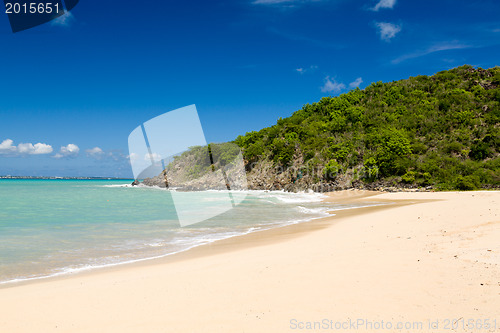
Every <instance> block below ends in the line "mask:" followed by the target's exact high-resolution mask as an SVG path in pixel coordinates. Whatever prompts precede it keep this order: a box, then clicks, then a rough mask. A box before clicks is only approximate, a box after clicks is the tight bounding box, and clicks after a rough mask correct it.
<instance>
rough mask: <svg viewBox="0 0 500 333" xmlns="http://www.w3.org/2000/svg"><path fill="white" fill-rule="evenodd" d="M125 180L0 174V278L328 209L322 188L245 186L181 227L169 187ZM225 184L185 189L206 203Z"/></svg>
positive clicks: (59, 269) (151, 252) (133, 256)
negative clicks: (227, 203)
mask: <svg viewBox="0 0 500 333" xmlns="http://www.w3.org/2000/svg"><path fill="white" fill-rule="evenodd" d="M128 184H130V182H128V181H124V180H21V179H13V180H10V179H1V180H0V284H5V283H12V282H16V281H24V280H30V279H39V278H44V277H49V276H55V275H62V274H69V273H73V272H78V271H82V270H88V269H92V268H96V267H103V266H110V265H117V264H122V263H127V262H134V261H140V260H147V259H151V258H158V257H163V256H167V255H171V254H173V253H177V252H181V251H186V250H188V249H190V248H193V247H196V246H199V245H203V244H207V243H210V242H213V241H216V240H220V239H225V238H229V237H234V236H238V235H242V234H246V233H250V232H255V231H259V230H264V229H269V228H275V227H279V226H284V225H288V224H293V223H299V222H305V221H310V220H312V219H316V218H320V217H324V216H327V215H328V213H327V212H326V211H327V210H332V209H345V208H351V207H352V206H348V205H334V206H333V207H332V204H328V206H327V205H326V204H325V203H323V202H322V200H321V198H322V196H321V195H320V194H312V193H302V194H293V193H284V192H264V191H248V192H240V194H242V195H244V197H245V198H244V200H243V202H242V203H241V204H239V205H238V206H236V208H234V209H231V210H229V211H227V212H225V213H223V214H221V215H218V216H216V217H213V218H211V219H209V220H207V221H205V222H203V223H199V224H194V225H190V226H188V227H181V226H180V225H179V222H178V220H177V215H176V210H175V207H174V205H173V202H172V197H171V195H172V193H171V192H170V191H168V190H164V189H158V188H147V187H131V186H129V185H128ZM221 195H226V196H227V193H223V192H216V191H210V192H203V193H183V194H181V199H182V200H184V201H185V203H187V204H200V203H204V204H205V205H207V207H209V206H210V205H211V204H212V203H215V202H216V201H217V199H218V197H219V196H221Z"/></svg>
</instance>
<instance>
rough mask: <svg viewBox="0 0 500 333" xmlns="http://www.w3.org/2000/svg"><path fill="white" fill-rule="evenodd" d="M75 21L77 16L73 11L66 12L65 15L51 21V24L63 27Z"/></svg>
mask: <svg viewBox="0 0 500 333" xmlns="http://www.w3.org/2000/svg"><path fill="white" fill-rule="evenodd" d="M74 21H75V17H74V16H73V14H71V12H66V13H65V14H64V15H61V16H59V17H58V18H56V19H54V20H52V21H51V25H58V26H62V27H69V26H70V25H71V24H72V23H73V22H74Z"/></svg>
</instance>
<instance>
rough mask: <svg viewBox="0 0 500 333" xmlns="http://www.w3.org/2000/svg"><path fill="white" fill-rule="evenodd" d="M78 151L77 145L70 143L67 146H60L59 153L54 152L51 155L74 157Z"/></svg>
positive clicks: (55, 156)
mask: <svg viewBox="0 0 500 333" xmlns="http://www.w3.org/2000/svg"><path fill="white" fill-rule="evenodd" d="M79 152H80V148H79V147H78V146H77V145H75V144H73V143H70V144H69V145H67V146H62V147H61V149H60V150H59V153H57V154H55V155H54V156H53V157H54V158H63V157H76V156H77V155H78V153H79Z"/></svg>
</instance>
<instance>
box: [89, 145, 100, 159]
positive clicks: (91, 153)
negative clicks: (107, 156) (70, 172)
mask: <svg viewBox="0 0 500 333" xmlns="http://www.w3.org/2000/svg"><path fill="white" fill-rule="evenodd" d="M85 153H87V156H88V157H92V158H95V159H101V158H102V156H103V155H104V151H103V150H102V149H101V148H99V147H94V148H92V149H87V150H85Z"/></svg>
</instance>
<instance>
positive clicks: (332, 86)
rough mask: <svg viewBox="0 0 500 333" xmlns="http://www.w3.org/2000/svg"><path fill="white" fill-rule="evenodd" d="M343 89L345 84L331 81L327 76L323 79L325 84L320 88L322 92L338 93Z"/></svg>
mask: <svg viewBox="0 0 500 333" xmlns="http://www.w3.org/2000/svg"><path fill="white" fill-rule="evenodd" d="M343 89H345V84H343V83H338V82H337V81H335V80H334V79H331V78H330V77H329V76H327V77H326V78H325V84H324V85H323V87H321V91H322V92H335V93H337V92H340V91H341V90H343Z"/></svg>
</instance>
